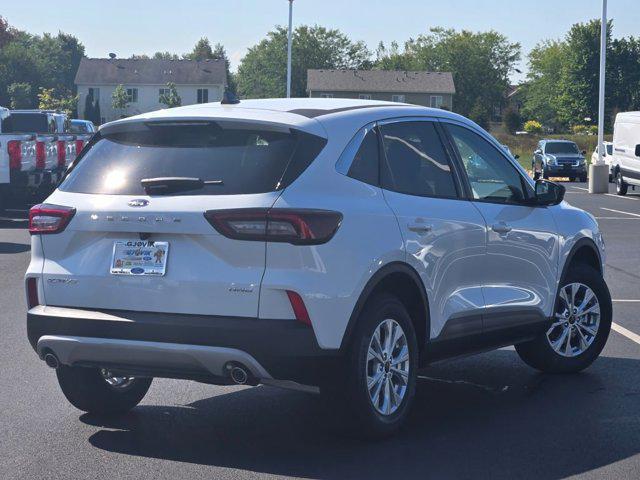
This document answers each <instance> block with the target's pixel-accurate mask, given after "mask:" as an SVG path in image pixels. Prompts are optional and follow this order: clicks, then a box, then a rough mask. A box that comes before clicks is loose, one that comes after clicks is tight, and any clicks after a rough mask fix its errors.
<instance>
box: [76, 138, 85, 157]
mask: <svg viewBox="0 0 640 480" xmlns="http://www.w3.org/2000/svg"><path fill="white" fill-rule="evenodd" d="M82 147H84V140H76V155H80V151H81V150H82Z"/></svg>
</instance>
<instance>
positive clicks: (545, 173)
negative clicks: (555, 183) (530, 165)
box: [542, 168, 549, 180]
mask: <svg viewBox="0 0 640 480" xmlns="http://www.w3.org/2000/svg"><path fill="white" fill-rule="evenodd" d="M542 178H544V179H545V180H549V174H548V173H547V171H546V169H544V168H543V169H542Z"/></svg>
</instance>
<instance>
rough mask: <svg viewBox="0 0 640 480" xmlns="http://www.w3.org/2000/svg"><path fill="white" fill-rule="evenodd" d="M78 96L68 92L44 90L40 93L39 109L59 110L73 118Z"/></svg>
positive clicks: (51, 89) (41, 89)
mask: <svg viewBox="0 0 640 480" xmlns="http://www.w3.org/2000/svg"><path fill="white" fill-rule="evenodd" d="M77 102H78V96H77V95H72V94H71V93H70V92H68V91H56V90H55V89H53V88H42V87H40V92H39V93H38V108H39V109H40V110H57V111H60V112H64V113H66V114H67V116H69V117H71V116H72V114H73V111H74V110H75V109H76V105H77Z"/></svg>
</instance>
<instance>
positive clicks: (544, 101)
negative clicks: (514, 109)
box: [522, 40, 567, 129]
mask: <svg viewBox="0 0 640 480" xmlns="http://www.w3.org/2000/svg"><path fill="white" fill-rule="evenodd" d="M566 48H567V47H566V44H565V43H564V42H562V41H558V40H551V41H545V42H542V43H539V44H538V45H536V46H535V47H534V48H533V50H531V52H530V53H529V73H528V74H527V83H526V85H525V86H524V87H522V88H523V98H524V101H523V106H522V112H523V114H524V116H525V117H526V118H528V119H536V120H538V121H540V122H542V123H543V124H544V125H546V126H548V127H550V128H553V129H558V128H559V127H560V120H559V118H558V117H559V113H558V112H559V107H560V97H561V96H562V87H561V82H560V75H561V74H562V70H563V65H564V59H565V50H566Z"/></svg>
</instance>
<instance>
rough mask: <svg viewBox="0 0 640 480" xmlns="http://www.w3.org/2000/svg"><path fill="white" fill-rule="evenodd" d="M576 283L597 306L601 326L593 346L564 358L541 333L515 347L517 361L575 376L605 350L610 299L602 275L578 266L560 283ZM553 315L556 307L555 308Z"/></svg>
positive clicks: (542, 369)
mask: <svg viewBox="0 0 640 480" xmlns="http://www.w3.org/2000/svg"><path fill="white" fill-rule="evenodd" d="M574 282H579V283H582V284H584V285H586V286H587V287H589V288H590V289H591V290H592V291H593V293H594V294H595V296H596V297H597V299H598V302H599V304H600V325H599V327H598V331H597V333H596V335H595V338H594V340H593V343H591V345H590V346H589V347H587V349H586V350H585V351H584V352H582V353H580V354H579V355H577V356H575V357H565V356H562V355H560V354H559V353H557V352H556V351H554V350H553V348H552V347H551V345H550V344H549V341H548V339H547V333H546V332H544V333H542V334H541V335H540V336H539V337H538V338H536V339H535V340H533V341H530V342H526V343H521V344H519V345H516V351H517V352H518V355H520V358H521V359H522V360H523V361H524V362H525V363H526V364H527V365H529V366H530V367H533V368H535V369H537V370H541V371H543V372H547V373H576V372H579V371H581V370H584V369H585V368H587V367H588V366H589V365H591V364H592V363H593V362H594V361H595V359H596V358H598V355H600V352H602V349H603V348H604V345H605V343H606V342H607V338H609V332H610V331H611V317H612V307H611V295H610V294H609V289H608V288H607V284H606V283H605V281H604V278H602V275H601V274H600V273H599V272H598V271H597V270H595V269H594V268H593V267H590V266H588V265H584V264H578V265H576V266H574V267H571V268H570V270H569V271H568V272H567V274H566V275H565V278H564V279H563V281H562V282H561V285H562V286H564V285H568V284H570V283H574ZM557 304H558V299H556V305H557ZM554 313H555V307H554Z"/></svg>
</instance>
